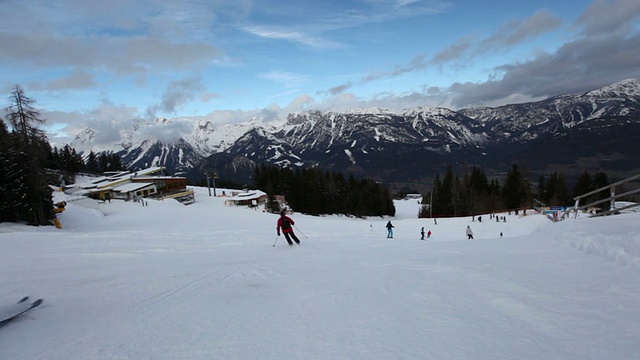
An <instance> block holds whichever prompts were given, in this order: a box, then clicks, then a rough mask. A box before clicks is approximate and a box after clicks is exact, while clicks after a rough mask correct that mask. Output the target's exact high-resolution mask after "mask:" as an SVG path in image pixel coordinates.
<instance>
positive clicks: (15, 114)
mask: <svg viewBox="0 0 640 360" xmlns="http://www.w3.org/2000/svg"><path fill="white" fill-rule="evenodd" d="M34 104H35V100H33V99H31V98H29V97H27V96H26V95H25V94H24V91H23V90H22V88H21V87H20V86H18V85H16V86H15V88H14V91H13V92H12V94H11V97H10V105H9V106H8V107H7V108H6V112H7V119H8V120H9V122H10V123H11V125H12V127H13V129H14V133H15V137H16V140H17V141H16V142H15V150H14V151H15V154H14V156H12V162H11V163H10V164H9V167H8V169H7V176H8V177H9V178H10V180H11V183H12V185H13V186H11V187H10V188H9V191H15V192H16V194H19V195H20V200H19V202H14V203H13V204H11V206H12V207H13V208H14V209H15V210H16V214H17V217H18V220H21V221H27V223H29V224H32V225H49V224H51V221H52V220H53V217H54V215H53V201H52V198H51V190H50V189H49V187H48V184H47V180H46V179H47V175H46V171H45V166H44V165H45V163H46V160H47V156H48V154H49V153H50V152H51V148H50V145H49V142H48V140H47V138H46V136H45V134H44V132H43V131H42V130H40V129H39V128H38V127H37V125H38V124H42V123H44V119H42V118H40V114H39V113H38V111H37V110H36V109H35V107H34Z"/></svg>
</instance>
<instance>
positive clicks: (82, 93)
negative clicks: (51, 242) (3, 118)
mask: <svg viewBox="0 0 640 360" xmlns="http://www.w3.org/2000/svg"><path fill="white" fill-rule="evenodd" d="M0 13H2V14H11V16H5V17H4V18H3V20H2V22H0V49H2V51H0V73H2V77H1V78H0V92H2V93H5V94H6V95H7V98H8V97H9V95H10V93H11V91H12V89H13V87H14V86H15V85H20V86H21V87H23V88H24V90H25V93H26V95H27V96H29V97H31V98H33V99H34V100H36V106H37V107H38V108H39V109H40V110H41V113H42V115H43V117H45V118H46V119H47V127H48V129H49V130H52V131H54V130H55V132H58V133H59V135H60V134H65V133H66V134H73V133H77V132H79V131H80V130H82V129H84V128H86V127H87V126H91V124H92V123H99V122H111V123H118V122H120V121H126V120H131V119H132V118H144V119H156V118H159V117H166V118H183V117H192V118H198V119H207V120H208V121H211V122H212V123H213V124H227V123H235V122H242V121H247V120H249V119H251V118H259V119H263V120H265V121H270V120H281V119H284V118H286V115H287V114H289V113H292V112H302V111H307V110H321V111H329V110H333V111H345V110H349V109H353V108H369V107H380V108H388V109H397V110H401V109H406V108H411V107H416V106H443V107H448V108H451V109H454V110H455V109H459V108H465V107H471V106H498V105H503V104H507V103H518V102H525V101H534V100H540V99H543V98H546V97H550V96H555V95H559V94H565V93H581V92H585V91H589V90H592V89H595V88H598V87H601V86H605V85H609V84H611V83H614V82H617V81H620V80H624V79H627V78H637V77H640V33H639V29H640V25H639V24H640V2H638V1H636V0H593V1H586V0H565V1H550V0H540V1H509V0H492V1H475V0H358V1H352V0H331V1H311V0H295V1H293V0H261V1H255V0H210V1H204V0H185V1H180V2H176V1H169V0H144V1H131V0H114V1H108V2H104V1H81V0H61V1H56V2H51V1H45V0H0ZM7 102H8V100H7Z"/></svg>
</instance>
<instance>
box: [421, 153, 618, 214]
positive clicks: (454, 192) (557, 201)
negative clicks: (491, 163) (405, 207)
mask: <svg viewBox="0 0 640 360" xmlns="http://www.w3.org/2000/svg"><path fill="white" fill-rule="evenodd" d="M608 184H609V179H608V177H607V174H605V173H604V172H598V173H596V174H595V175H593V176H592V175H591V174H589V173H588V172H587V171H585V172H584V173H583V174H582V175H581V176H580V177H579V179H578V181H577V182H576V184H575V186H574V187H573V189H572V190H569V185H568V183H567V179H566V178H565V176H564V175H563V174H561V173H557V172H554V173H552V174H550V175H541V176H540V177H539V179H538V183H537V187H536V189H535V191H533V190H532V189H531V184H530V181H529V179H528V177H527V176H525V174H524V173H523V171H521V170H520V168H519V167H518V165H517V164H512V166H511V169H509V171H508V172H507V175H506V177H505V178H504V179H503V181H502V182H500V181H498V179H492V180H489V179H488V178H487V176H486V174H485V172H484V171H483V170H482V169H481V168H479V167H477V166H473V167H471V169H470V171H469V170H467V169H465V171H464V172H463V174H462V175H459V174H457V173H454V171H453V169H452V168H451V167H449V168H448V169H447V171H446V172H445V174H444V175H442V176H441V175H440V174H438V175H436V177H435V178H434V180H433V187H432V191H431V192H428V193H426V194H423V197H422V204H423V206H422V208H421V210H420V213H419V216H420V217H431V216H433V217H438V216H465V215H475V214H486V213H490V212H496V211H504V210H515V211H517V210H518V209H522V208H526V207H531V206H532V204H533V201H534V199H536V200H538V201H539V202H540V203H544V204H545V205H546V206H571V205H573V198H574V197H576V196H578V195H582V194H585V193H588V192H590V191H592V190H595V189H598V188H601V187H603V186H606V185H608ZM603 196H606V195H604V194H594V195H592V196H590V197H588V198H587V199H585V200H583V203H589V202H592V201H596V200H599V199H601V198H602V197H603Z"/></svg>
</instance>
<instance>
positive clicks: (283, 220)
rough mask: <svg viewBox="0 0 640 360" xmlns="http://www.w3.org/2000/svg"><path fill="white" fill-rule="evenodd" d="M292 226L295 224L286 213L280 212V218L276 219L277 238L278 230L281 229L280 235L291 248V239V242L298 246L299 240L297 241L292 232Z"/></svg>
mask: <svg viewBox="0 0 640 360" xmlns="http://www.w3.org/2000/svg"><path fill="white" fill-rule="evenodd" d="M293 225H295V222H294V221H293V220H292V219H291V218H290V217H288V216H287V212H286V211H284V210H282V211H281V212H280V218H279V219H278V225H277V226H276V231H277V232H278V236H280V228H282V233H283V234H284V237H285V239H287V242H288V243H289V245H290V246H293V242H292V241H291V238H293V241H295V242H296V244H298V245H300V240H298V237H297V236H296V234H294V232H293Z"/></svg>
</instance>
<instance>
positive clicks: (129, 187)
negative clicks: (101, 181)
mask: <svg viewBox="0 0 640 360" xmlns="http://www.w3.org/2000/svg"><path fill="white" fill-rule="evenodd" d="M149 186H155V185H154V184H152V183H144V182H135V183H134V182H132V183H127V184H122V185H118V186H116V187H115V188H113V190H114V191H119V192H124V193H127V192H131V191H136V190H140V189H143V188H145V187H149Z"/></svg>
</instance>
